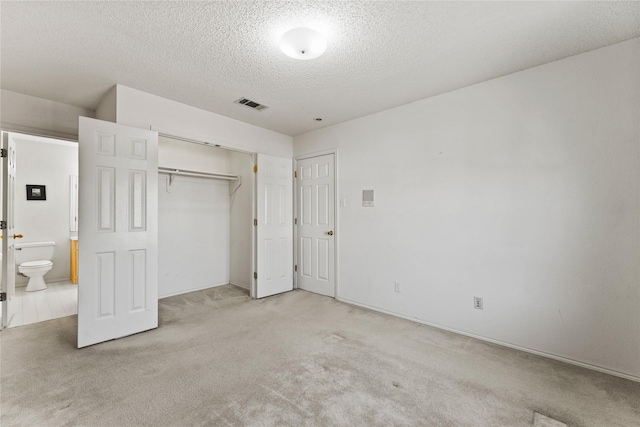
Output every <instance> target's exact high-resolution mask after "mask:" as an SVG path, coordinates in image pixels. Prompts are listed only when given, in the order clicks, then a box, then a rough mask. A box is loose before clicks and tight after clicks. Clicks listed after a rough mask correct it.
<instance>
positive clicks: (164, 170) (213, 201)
mask: <svg viewBox="0 0 640 427" xmlns="http://www.w3.org/2000/svg"><path fill="white" fill-rule="evenodd" d="M158 144H159V146H158V169H159V172H158V173H159V175H158V244H159V246H158V273H159V274H158V296H159V297H160V298H163V297H168V296H171V295H177V294H182V293H186V292H190V291H195V290H198V289H205V288H210V287H214V286H220V285H226V284H229V283H230V284H233V285H237V286H241V287H244V288H246V289H249V288H250V286H251V280H252V271H253V269H252V256H251V251H252V245H251V242H252V238H253V237H252V231H253V230H252V226H253V214H252V212H253V186H254V180H255V178H254V174H253V164H254V160H253V158H252V155H250V154H246V153H240V152H236V151H230V150H226V149H223V148H218V147H215V146H213V145H208V144H198V143H194V142H190V141H184V140H180V139H176V138H171V137H166V136H162V135H161V136H159V140H158Z"/></svg>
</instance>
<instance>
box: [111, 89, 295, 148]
mask: <svg viewBox="0 0 640 427" xmlns="http://www.w3.org/2000/svg"><path fill="white" fill-rule="evenodd" d="M116 105H117V108H116V113H117V114H116V116H117V119H116V120H117V123H120V124H123V125H129V126H136V127H139V128H144V129H150V128H151V129H157V130H159V131H160V132H161V133H164V134H168V135H173V136H178V137H182V138H188V139H191V140H194V141H203V142H209V143H211V144H220V145H222V146H223V147H224V148H231V149H236V150H240V151H246V152H251V153H264V154H270V155H273V156H280V157H287V158H290V157H291V156H292V153H293V139H292V137H290V136H288V135H284V134H281V133H278V132H274V131H271V130H268V129H264V128H261V127H258V126H254V125H250V124H248V123H244V122H241V121H239V120H235V119H231V118H229V117H225V116H222V115H220V114H216V113H212V112H210V111H205V110H202V109H199V108H195V107H191V106H189V105H186V104H181V103H179V102H176V101H172V100H169V99H166V98H161V97H159V96H156V95H152V94H149V93H145V92H142V91H139V90H136V89H132V88H129V87H126V86H122V85H117V86H116Z"/></svg>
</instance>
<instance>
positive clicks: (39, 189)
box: [27, 185, 47, 200]
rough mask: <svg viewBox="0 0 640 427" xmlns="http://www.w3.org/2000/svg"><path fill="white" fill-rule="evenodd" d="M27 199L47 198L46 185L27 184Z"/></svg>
mask: <svg viewBox="0 0 640 427" xmlns="http://www.w3.org/2000/svg"><path fill="white" fill-rule="evenodd" d="M27 200H47V189H46V186H44V185H27Z"/></svg>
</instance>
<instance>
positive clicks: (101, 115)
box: [96, 86, 117, 123]
mask: <svg viewBox="0 0 640 427" xmlns="http://www.w3.org/2000/svg"><path fill="white" fill-rule="evenodd" d="M116 88H117V87H116V86H113V87H112V88H111V89H109V91H108V92H107V93H106V94H105V95H104V96H103V97H102V99H101V100H100V104H98V108H96V119H98V120H104V121H107V122H114V123H115V121H116V118H117V117H116V94H117V89H116Z"/></svg>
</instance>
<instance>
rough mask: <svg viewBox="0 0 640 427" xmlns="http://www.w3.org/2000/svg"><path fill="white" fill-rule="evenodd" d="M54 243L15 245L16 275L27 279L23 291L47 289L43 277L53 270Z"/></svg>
mask: <svg viewBox="0 0 640 427" xmlns="http://www.w3.org/2000/svg"><path fill="white" fill-rule="evenodd" d="M55 245H56V244H55V242H32V243H16V244H15V260H16V265H17V266H18V274H20V275H21V276H26V277H28V278H29V283H27V288H26V289H25V291H27V292H32V291H41V290H43V289H47V285H46V283H44V275H45V274H47V272H48V271H49V270H51V269H52V268H53V263H52V262H51V259H52V258H53V248H54V247H55Z"/></svg>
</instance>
